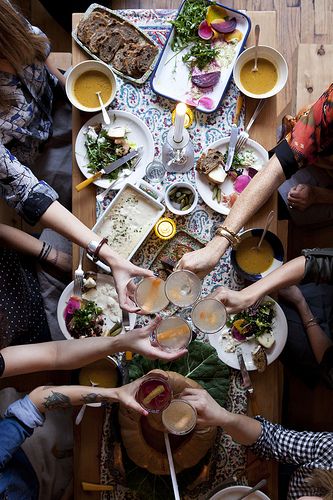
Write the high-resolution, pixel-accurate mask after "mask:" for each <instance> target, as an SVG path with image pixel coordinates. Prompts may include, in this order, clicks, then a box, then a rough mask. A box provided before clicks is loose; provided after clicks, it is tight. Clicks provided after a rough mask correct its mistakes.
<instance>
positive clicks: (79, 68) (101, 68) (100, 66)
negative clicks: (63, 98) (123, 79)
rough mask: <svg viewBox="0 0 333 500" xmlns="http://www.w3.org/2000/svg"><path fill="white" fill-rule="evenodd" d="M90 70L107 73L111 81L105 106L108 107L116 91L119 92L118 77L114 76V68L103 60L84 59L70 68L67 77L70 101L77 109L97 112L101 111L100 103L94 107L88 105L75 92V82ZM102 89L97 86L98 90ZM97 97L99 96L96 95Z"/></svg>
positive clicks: (67, 92)
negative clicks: (109, 93) (109, 92)
mask: <svg viewBox="0 0 333 500" xmlns="http://www.w3.org/2000/svg"><path fill="white" fill-rule="evenodd" d="M88 71H96V72H99V73H103V75H106V76H107V78H108V79H109V80H110V83H111V95H110V97H109V99H107V100H106V101H103V102H104V106H105V107H108V106H109V105H110V104H111V102H112V101H113V99H114V97H115V95H116V92H117V82H116V77H115V76H114V73H113V71H112V69H111V68H110V67H109V66H108V65H107V64H105V63H103V62H101V61H83V62H81V63H78V64H76V65H75V66H73V68H72V69H71V70H70V72H69V74H68V76H67V78H66V87H65V88H66V94H67V97H68V99H69V100H70V102H71V103H72V104H73V106H75V107H76V108H77V109H80V110H81V111H87V112H89V113H95V112H96V111H101V109H102V108H101V105H100V104H98V105H97V106H94V107H88V106H85V105H84V104H82V103H81V102H80V101H79V100H78V99H77V97H76V95H75V92H74V86H75V82H76V81H77V79H78V78H79V77H80V76H81V75H83V74H84V73H87V72H88ZM98 90H100V89H99V88H97V86H96V92H97V91H98ZM96 99H98V98H97V96H96Z"/></svg>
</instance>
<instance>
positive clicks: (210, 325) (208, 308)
mask: <svg viewBox="0 0 333 500" xmlns="http://www.w3.org/2000/svg"><path fill="white" fill-rule="evenodd" d="M191 319H192V323H193V326H195V327H196V328H197V329H198V330H200V332H203V333H216V332H218V331H219V330H221V328H223V327H224V325H225V323H226V320H227V311H226V308H225V306H224V305H223V304H222V302H220V301H219V300H216V299H201V300H199V301H198V302H197V303H196V304H195V305H194V306H193V309H192V313H191Z"/></svg>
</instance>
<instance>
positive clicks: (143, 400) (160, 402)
mask: <svg viewBox="0 0 333 500" xmlns="http://www.w3.org/2000/svg"><path fill="white" fill-rule="evenodd" d="M136 400H137V402H138V403H139V404H140V405H141V406H142V408H144V409H145V410H147V411H148V412H149V413H161V412H162V411H163V410H165V409H166V408H167V407H168V406H169V404H170V403H171V400H172V389H171V386H170V384H169V382H168V379H167V378H164V377H162V376H161V375H159V374H158V373H151V374H150V373H148V375H146V376H145V377H144V379H143V381H142V382H141V384H140V387H139V389H138V390H137V393H136Z"/></svg>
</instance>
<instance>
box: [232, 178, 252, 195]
mask: <svg viewBox="0 0 333 500" xmlns="http://www.w3.org/2000/svg"><path fill="white" fill-rule="evenodd" d="M250 181H251V177H250V176H249V175H239V176H238V177H237V179H236V180H235V182H234V188H235V191H237V193H241V192H242V191H244V189H245V188H246V186H247V185H248V184H249V182H250Z"/></svg>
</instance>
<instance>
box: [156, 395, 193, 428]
mask: <svg viewBox="0 0 333 500" xmlns="http://www.w3.org/2000/svg"><path fill="white" fill-rule="evenodd" d="M162 422H163V425H164V427H165V428H166V429H167V431H168V432H170V434H176V435H177V436H182V435H184V434H188V433H189V432H191V431H192V430H193V429H194V427H195V426H196V423H197V412H196V410H195V408H193V406H192V405H191V404H190V403H188V402H187V401H184V400H183V399H173V400H172V401H171V403H170V405H169V406H168V408H167V409H166V410H164V411H163V413H162Z"/></svg>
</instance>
